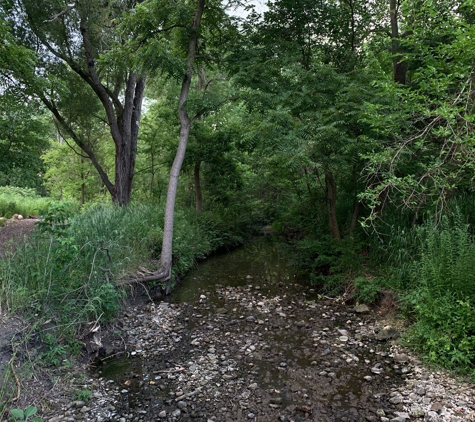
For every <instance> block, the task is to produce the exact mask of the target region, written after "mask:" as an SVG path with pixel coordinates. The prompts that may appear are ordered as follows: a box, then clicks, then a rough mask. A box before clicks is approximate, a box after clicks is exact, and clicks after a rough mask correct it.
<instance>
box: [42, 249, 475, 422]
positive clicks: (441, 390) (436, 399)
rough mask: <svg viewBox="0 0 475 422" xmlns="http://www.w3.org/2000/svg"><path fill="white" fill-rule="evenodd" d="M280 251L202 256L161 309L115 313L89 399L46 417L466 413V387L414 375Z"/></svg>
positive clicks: (120, 419) (362, 319)
mask: <svg viewBox="0 0 475 422" xmlns="http://www.w3.org/2000/svg"><path fill="white" fill-rule="evenodd" d="M283 255H285V254H282V253H281V252H280V251H279V250H278V249H275V248H274V246H272V247H269V245H265V244H262V243H257V244H254V245H251V246H248V247H247V248H243V249H240V250H238V251H235V252H233V253H231V254H229V255H226V256H223V257H213V258H211V259H209V260H208V261H206V262H204V263H202V264H200V265H199V267H198V269H197V270H196V271H193V272H192V273H190V274H189V275H188V277H187V279H185V280H184V281H183V284H182V285H181V286H179V287H178V289H177V290H176V292H174V293H173V295H172V297H171V302H161V303H153V302H149V303H145V304H135V305H134V306H130V307H129V308H128V309H125V310H124V311H123V313H122V315H121V316H120V318H119V319H118V320H117V322H116V324H115V325H114V326H113V327H111V328H110V329H109V330H108V332H107V333H103V337H102V339H101V340H102V342H103V343H104V344H108V347H107V348H108V352H109V354H110V356H109V357H106V358H105V359H102V360H101V364H99V365H98V366H97V367H96V368H93V370H92V372H91V373H90V375H89V376H88V378H87V379H85V380H84V385H83V388H85V389H86V390H89V391H91V392H92V398H91V400H90V401H88V402H85V401H81V400H76V401H69V402H67V403H64V405H63V406H62V408H61V410H60V411H58V412H56V415H55V416H54V417H52V418H50V419H49V421H50V422H59V421H69V422H73V421H90V422H106V421H117V422H128V421H137V422H139V421H143V422H147V421H188V420H193V421H199V422H211V421H214V422H224V421H262V422H267V421H269V422H270V421H284V422H291V421H293V422H297V421H355V422H357V421H381V422H386V421H391V422H403V421H451V422H456V421H464V420H473V419H474V418H475V407H474V403H475V395H474V390H473V384H470V383H464V382H461V381H458V380H456V379H454V378H451V377H450V376H449V375H447V374H446V373H444V372H434V371H430V370H429V369H427V368H425V367H424V366H423V365H422V364H421V362H420V361H419V360H418V359H417V357H416V356H414V355H412V354H411V353H410V352H408V351H406V350H403V349H402V348H401V347H400V346H399V345H398V341H397V339H394V338H391V337H392V336H394V331H388V330H384V327H385V326H386V325H387V324H388V322H387V321H385V320H384V319H382V317H381V315H380V314H378V312H377V311H376V310H369V309H365V308H364V307H363V308H357V309H355V308H354V307H353V306H346V305H343V304H342V303H341V302H338V301H334V300H329V299H325V298H322V297H320V296H318V294H317V293H316V292H315V291H314V290H313V289H312V288H311V287H310V286H305V285H304V284H303V283H301V282H300V281H299V280H298V278H297V277H294V274H292V272H291V270H290V269H289V267H288V266H287V264H286V263H285V259H284V256H283ZM228 260H231V261H230V262H229V261H228ZM289 271H290V272H289ZM388 332H389V334H388V335H387V336H386V338H385V337H384V335H383V334H384V333H388Z"/></svg>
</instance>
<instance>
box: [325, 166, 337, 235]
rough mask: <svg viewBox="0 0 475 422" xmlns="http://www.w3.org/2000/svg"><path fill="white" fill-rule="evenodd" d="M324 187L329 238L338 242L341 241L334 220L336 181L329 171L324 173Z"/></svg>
mask: <svg viewBox="0 0 475 422" xmlns="http://www.w3.org/2000/svg"><path fill="white" fill-rule="evenodd" d="M325 187H326V194H327V201H328V222H329V225H330V234H331V236H332V237H333V238H334V239H335V240H336V241H337V242H339V241H340V240H341V235H340V228H339V226H338V220H337V218H336V181H335V177H334V176H333V173H332V172H331V171H330V170H326V171H325Z"/></svg>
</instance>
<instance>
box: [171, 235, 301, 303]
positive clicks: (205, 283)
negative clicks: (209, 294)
mask: <svg viewBox="0 0 475 422" xmlns="http://www.w3.org/2000/svg"><path fill="white" fill-rule="evenodd" d="M286 248H288V246H287V245H285V244H283V243H282V242H281V241H280V240H279V239H278V238H276V237H274V236H264V237H260V238H255V239H253V241H251V242H250V243H247V244H246V245H244V246H241V247H239V248H237V249H235V250H234V251H232V252H229V253H226V254H222V255H215V256H212V257H209V258H208V259H206V260H205V261H203V262H201V263H200V264H199V265H198V266H197V267H196V268H195V269H193V270H192V271H190V273H189V274H187V276H186V277H184V278H183V280H182V282H181V283H180V284H178V286H177V287H176V288H175V289H174V290H173V293H172V295H171V297H170V302H172V303H183V302H186V303H191V302H194V301H196V300H197V299H198V298H199V296H200V294H201V293H202V292H205V291H213V290H214V288H215V286H216V284H220V285H223V286H229V287H238V286H244V285H246V284H247V283H249V282H250V281H252V283H253V284H254V285H255V286H262V287H274V289H271V290H276V287H279V283H281V284H285V285H287V286H288V285H289V284H291V281H292V282H293V281H294V280H295V281H297V275H296V271H295V268H294V267H293V266H292V265H290V263H289V260H288V257H287V254H286V252H285V251H286Z"/></svg>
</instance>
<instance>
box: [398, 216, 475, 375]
mask: <svg viewBox="0 0 475 422" xmlns="http://www.w3.org/2000/svg"><path fill="white" fill-rule="evenodd" d="M419 236H420V238H421V244H422V252H421V255H420V258H419V259H417V260H416V262H415V264H414V265H413V267H412V273H411V280H412V283H413V287H412V288H411V289H410V290H409V292H408V293H406V295H405V296H404V302H405V306H406V308H405V309H406V311H407V312H408V313H409V314H410V316H411V318H412V319H413V321H414V324H413V326H412V327H411V329H410V332H409V335H408V341H409V342H410V343H411V344H413V345H414V347H416V348H417V349H419V350H421V351H423V352H424V353H425V354H426V355H427V356H428V357H429V358H430V359H431V360H432V361H434V362H437V363H440V364H443V365H444V366H446V367H448V368H451V369H457V370H460V371H463V372H467V371H471V372H472V373H474V374H475V372H474V366H475V318H474V316H475V260H474V256H475V242H474V239H473V237H472V236H471V235H470V233H469V228H468V226H467V225H465V224H463V222H462V218H461V217H460V214H456V215H455V217H453V218H452V219H449V218H447V217H445V218H443V220H442V222H441V224H440V226H439V227H438V228H436V229H434V228H433V227H432V226H430V225H429V224H426V225H424V227H422V228H421V229H420V230H419Z"/></svg>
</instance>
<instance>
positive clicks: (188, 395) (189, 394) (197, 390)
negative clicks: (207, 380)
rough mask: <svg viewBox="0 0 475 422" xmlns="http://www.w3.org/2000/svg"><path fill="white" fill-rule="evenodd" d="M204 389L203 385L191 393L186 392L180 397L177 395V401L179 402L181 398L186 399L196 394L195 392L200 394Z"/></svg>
mask: <svg viewBox="0 0 475 422" xmlns="http://www.w3.org/2000/svg"><path fill="white" fill-rule="evenodd" d="M202 389H203V387H198V388H197V389H196V390H195V391H192V392H191V393H186V394H183V395H182V396H180V397H177V398H176V399H175V401H176V402H179V401H180V400H183V399H186V398H188V397H191V396H194V395H195V394H198V393H199V392H200V391H201V390H202Z"/></svg>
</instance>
